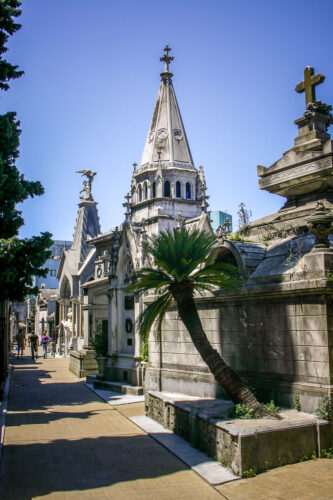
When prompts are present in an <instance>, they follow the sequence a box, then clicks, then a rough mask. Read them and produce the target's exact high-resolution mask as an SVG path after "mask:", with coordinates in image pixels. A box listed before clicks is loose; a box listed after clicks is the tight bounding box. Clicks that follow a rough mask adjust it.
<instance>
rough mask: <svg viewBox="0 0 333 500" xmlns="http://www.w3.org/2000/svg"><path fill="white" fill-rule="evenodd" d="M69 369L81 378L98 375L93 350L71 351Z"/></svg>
mask: <svg viewBox="0 0 333 500" xmlns="http://www.w3.org/2000/svg"><path fill="white" fill-rule="evenodd" d="M69 369H70V371H71V372H72V373H74V375H76V376H77V377H79V378H83V377H87V375H95V374H97V373H98V365H97V361H96V358H95V351H94V350H93V349H89V348H88V349H82V350H81V351H71V353H70V359H69Z"/></svg>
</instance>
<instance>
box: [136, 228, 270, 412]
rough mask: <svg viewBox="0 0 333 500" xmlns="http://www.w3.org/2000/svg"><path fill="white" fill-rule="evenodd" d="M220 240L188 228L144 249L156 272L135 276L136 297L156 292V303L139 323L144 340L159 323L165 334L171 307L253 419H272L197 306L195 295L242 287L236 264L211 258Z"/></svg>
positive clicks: (156, 238) (156, 239) (146, 270)
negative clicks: (217, 344)
mask: <svg viewBox="0 0 333 500" xmlns="http://www.w3.org/2000/svg"><path fill="white" fill-rule="evenodd" d="M215 241H216V238H215V237H214V236H210V235H208V234H207V233H205V232H200V231H193V232H191V233H190V232H188V231H187V230H186V229H185V228H182V229H174V230H173V231H167V232H165V233H163V232H162V233H160V234H158V235H153V236H152V237H151V238H150V240H149V241H148V243H147V244H146V245H145V246H146V248H145V250H146V252H147V253H149V254H150V255H152V256H153V257H154V260H155V265H156V267H155V268H143V269H140V270H138V271H136V272H134V273H133V274H132V275H131V278H130V281H131V285H130V288H131V290H132V291H133V292H134V293H140V294H142V293H146V292H153V293H154V294H155V300H154V301H153V302H151V303H150V304H149V305H148V306H147V307H146V308H145V309H144V311H143V312H142V314H141V315H140V316H139V319H138V325H139V329H140V333H141V335H142V336H143V338H146V337H147V335H148V334H149V331H150V329H151V328H152V326H153V324H154V322H156V325H157V330H158V332H161V328H162V321H163V318H164V316H165V314H166V312H167V310H168V308H169V307H170V305H171V304H172V303H176V305H177V308H178V313H179V317H180V319H181V320H182V322H183V323H184V325H185V327H186V329H187V331H188V333H189V334H190V337H191V339H192V342H193V344H194V345H195V347H196V349H197V351H198V352H199V354H200V355H201V357H202V359H203V360H204V361H205V363H206V364H207V366H208V368H209V369H210V371H211V373H212V374H213V375H214V377H215V380H216V381H217V382H218V383H219V384H221V385H222V386H223V387H224V388H225V390H226V391H227V393H228V394H229V396H230V397H231V399H232V400H233V401H234V403H242V404H243V405H244V406H245V408H246V409H247V410H250V409H251V411H252V413H253V416H254V417H261V416H264V415H268V412H267V410H266V409H265V408H264V407H263V406H262V405H261V404H260V403H259V402H258V400H257V399H256V397H255V396H254V394H253V393H252V392H251V391H250V390H249V389H248V387H247V386H246V384H245V383H244V381H243V380H242V379H241V378H240V377H239V375H238V374H237V373H235V371H234V370H232V369H231V368H230V367H229V366H227V365H226V363H225V362H224V361H223V359H222V357H221V356H220V354H219V353H218V352H217V351H216V350H215V349H214V348H213V347H212V345H211V344H210V342H209V340H208V338H207V336H206V333H205V331H204V330H203V327H202V324H201V320H200V317H199V314H198V311H197V308H196V304H195V297H196V296H198V294H199V295H200V294H202V293H203V292H206V291H209V292H213V293H218V292H219V291H220V290H221V289H222V290H234V289H235V287H237V286H238V285H239V284H240V280H239V278H238V273H237V270H236V268H235V267H234V266H231V265H228V264H224V263H221V262H214V261H211V260H210V258H209V257H210V254H211V252H212V250H213V247H214V245H215Z"/></svg>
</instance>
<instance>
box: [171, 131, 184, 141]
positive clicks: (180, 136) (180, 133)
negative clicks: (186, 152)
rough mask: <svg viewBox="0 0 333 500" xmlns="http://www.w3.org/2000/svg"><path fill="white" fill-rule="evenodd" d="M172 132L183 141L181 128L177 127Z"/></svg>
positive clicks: (177, 138)
mask: <svg viewBox="0 0 333 500" xmlns="http://www.w3.org/2000/svg"><path fill="white" fill-rule="evenodd" d="M172 133H173V136H174V138H175V139H176V141H181V140H182V138H183V134H182V132H181V130H178V129H177V128H175V129H174V130H173V131H172Z"/></svg>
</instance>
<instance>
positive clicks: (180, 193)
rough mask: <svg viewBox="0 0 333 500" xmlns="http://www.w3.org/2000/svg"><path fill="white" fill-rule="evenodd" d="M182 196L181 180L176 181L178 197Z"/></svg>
mask: <svg viewBox="0 0 333 500" xmlns="http://www.w3.org/2000/svg"><path fill="white" fill-rule="evenodd" d="M181 197H182V188H181V184H180V182H179V181H177V182H176V198H181Z"/></svg>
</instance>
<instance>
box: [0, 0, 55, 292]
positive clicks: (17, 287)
mask: <svg viewBox="0 0 333 500" xmlns="http://www.w3.org/2000/svg"><path fill="white" fill-rule="evenodd" d="M20 5H21V2H19V1H17V0H0V89H1V90H4V91H6V90H8V89H9V82H10V80H12V79H15V78H18V77H20V76H21V75H22V74H23V71H20V70H18V67H17V66H14V65H12V64H10V63H9V62H8V61H6V60H5V59H4V58H3V55H4V53H5V52H6V51H7V50H8V49H7V47H6V43H7V41H8V38H9V36H10V35H13V34H14V33H15V32H16V31H17V30H18V29H20V27H21V25H20V24H18V23H16V22H15V18H16V17H17V16H19V15H20V14H21V11H20V9H19V7H20ZM19 126H20V122H19V121H18V120H17V119H16V113H15V112H8V113H6V114H3V115H0V300H5V299H10V300H23V299H24V297H25V295H26V294H28V293H34V292H36V289H34V288H33V287H32V278H33V276H46V273H47V270H43V269H41V266H43V264H44V263H45V261H46V259H47V258H48V257H49V256H50V252H49V251H47V249H48V248H49V247H50V245H51V244H52V240H51V234H50V233H43V234H42V235H41V236H34V237H32V238H30V239H28V238H25V239H23V240H20V239H19V238H18V237H17V235H18V231H19V229H20V227H21V226H22V225H23V224H24V220H23V218H22V215H21V212H20V211H19V210H17V208H16V205H17V203H21V202H23V201H24V200H26V199H27V198H29V197H31V198H33V197H34V196H40V195H42V194H43V193H44V189H43V187H42V185H41V183H40V182H38V181H37V182H32V181H28V180H26V179H25V178H24V175H22V174H20V172H19V170H18V169H17V167H16V165H15V162H16V160H17V158H18V156H19V143H20V141H19V138H20V133H21V131H20V129H19Z"/></svg>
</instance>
